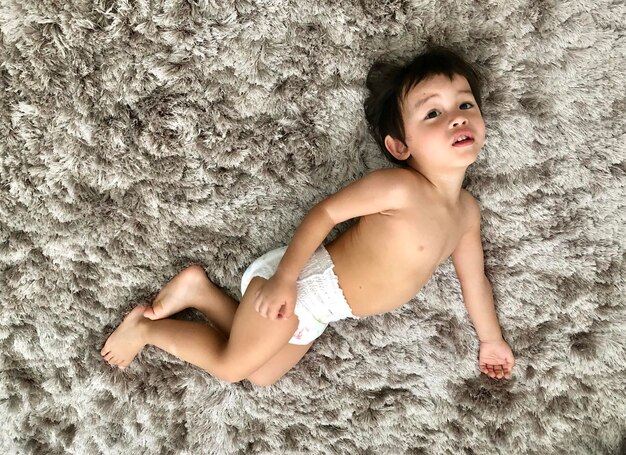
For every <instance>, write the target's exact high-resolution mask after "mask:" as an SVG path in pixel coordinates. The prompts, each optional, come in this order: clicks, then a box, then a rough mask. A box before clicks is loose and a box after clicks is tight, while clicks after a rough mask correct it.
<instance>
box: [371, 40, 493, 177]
mask: <svg viewBox="0 0 626 455" xmlns="http://www.w3.org/2000/svg"><path fill="white" fill-rule="evenodd" d="M366 84H367V88H368V89H369V92H370V93H369V96H368V98H367V99H366V101H365V116H366V118H367V121H368V123H369V129H370V133H371V134H372V136H373V137H374V139H375V140H376V142H377V143H378V145H379V147H380V148H381V150H382V152H383V154H384V155H385V157H386V158H387V159H388V160H389V161H391V162H392V163H394V164H399V165H401V166H404V167H406V166H409V165H411V163H420V162H422V163H426V164H425V165H431V164H434V165H443V166H449V165H450V164H452V165H458V166H465V167H466V166H468V165H469V164H471V163H472V162H474V160H475V159H476V156H477V154H478V151H479V150H480V148H481V147H482V145H483V144H484V139H485V125H484V122H483V119H482V114H481V98H480V92H481V81H480V77H479V76H478V74H477V73H476V71H475V70H474V69H473V68H472V67H471V65H469V64H468V63H467V62H466V61H465V60H464V59H463V58H462V57H460V56H459V55H458V54H457V53H455V52H453V51H451V50H449V49H447V48H443V47H434V48H431V49H429V50H427V51H425V52H423V53H422V54H420V55H418V56H417V57H415V58H414V59H413V60H412V61H410V62H409V63H407V64H405V65H399V64H396V63H388V62H381V61H379V62H376V63H374V65H373V66H372V68H371V69H370V71H369V73H368V75H367V82H366ZM464 90H467V91H468V92H470V93H463V91H464ZM459 92H461V93H459ZM435 93H436V94H439V95H440V96H437V97H432V98H429V99H428V100H427V101H426V102H425V103H423V104H420V105H418V101H419V100H423V99H424V98H426V95H431V94H435ZM468 103H469V104H468ZM465 130H469V131H470V132H471V133H472V135H473V136H474V144H472V145H470V146H465V147H458V146H457V147H452V141H453V137H454V135H455V134H457V133H458V132H461V131H465ZM448 147H450V148H448ZM445 152H449V153H445ZM411 157H412V158H411ZM411 160H412V161H411ZM407 161H411V163H410V162H407Z"/></svg>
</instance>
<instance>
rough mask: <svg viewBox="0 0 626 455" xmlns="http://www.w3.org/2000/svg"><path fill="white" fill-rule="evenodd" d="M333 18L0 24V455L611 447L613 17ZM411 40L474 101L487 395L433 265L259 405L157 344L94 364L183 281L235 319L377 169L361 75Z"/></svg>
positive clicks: (337, 10) (324, 9)
mask: <svg viewBox="0 0 626 455" xmlns="http://www.w3.org/2000/svg"><path fill="white" fill-rule="evenodd" d="M337 3H338V2H330V1H325V2H322V3H318V2H307V1H304V0H295V1H290V2H282V1H272V0H270V1H265V2H250V1H237V2H234V6H233V4H232V3H231V2H226V1H225V2H213V1H211V2H208V1H202V0H197V1H187V2H184V1H168V2H159V1H151V2H148V1H146V0H143V1H139V2H127V1H115V2H112V1H110V0H105V1H102V0H100V1H95V2H89V1H61V0H57V1H51V0H3V1H2V2H1V3H0V27H1V31H2V34H1V36H0V38H1V40H2V41H1V43H0V44H1V45H0V52H1V61H0V87H1V88H2V91H1V92H0V109H1V111H0V132H1V137H2V140H1V141H0V173H1V177H0V271H1V273H0V298H1V301H0V307H1V313H0V362H1V363H0V377H1V383H0V417H1V421H0V432H1V433H0V452H2V453H6V454H17V453H19V454H65V453H68V454H97V453H106V454H139V453H149V454H169V453H176V454H200V453H214V454H249V453H250V454H251V453H268V454H283V453H289V454H300V453H319V454H327V453H336V454H357V453H358V454H361V453H363V454H394V455H395V454H493V453H507V454H616V453H619V452H620V450H624V449H625V448H626V445H625V444H624V437H625V435H626V419H625V417H624V416H626V397H625V394H624V390H625V388H626V370H625V366H624V365H625V363H626V344H625V327H626V325H625V324H626V318H625V308H626V302H625V299H624V289H625V287H624V275H625V273H624V262H623V261H624V238H626V235H625V232H624V213H625V210H624V199H625V193H624V183H625V180H626V179H625V154H624V151H625V147H624V142H625V141H626V134H625V128H624V125H625V122H624V119H625V115H626V98H625V97H624V87H625V86H626V77H625V71H624V65H625V63H626V62H625V58H624V49H625V48H626V40H625V38H624V23H625V22H626V21H625V20H624V17H625V13H626V8H625V7H624V3H623V2H622V1H617V0H614V1H609V0H601V1H587V2H584V1H572V2H554V1H547V2H537V1H524V2H512V3H510V2H499V1H493V0H492V1H479V2H467V3H462V2H456V1H452V0H446V1H439V0H428V1H416V2H401V1H393V0H389V1H383V2H379V1H373V0H361V1H346V2H341V3H340V6H338V5H337ZM427 43H434V44H443V45H446V46H450V47H453V48H456V49H457V50H459V51H460V52H462V53H463V54H464V55H466V56H467V58H468V59H469V60H471V61H472V62H475V64H476V65H477V66H478V68H479V69H480V72H481V74H483V76H484V77H485V80H486V84H485V93H484V96H483V100H484V102H483V104H484V106H483V115H484V118H485V123H486V128H487V137H486V143H485V146H484V147H483V149H482V150H481V154H480V155H479V158H478V160H477V161H476V162H475V163H474V164H473V165H472V166H470V168H469V169H468V171H467V174H466V175H467V178H466V182H465V187H466V188H467V189H468V190H469V191H470V192H471V193H472V194H473V195H474V196H475V197H476V198H477V199H478V200H479V201H480V203H481V206H482V217H483V218H482V220H483V227H482V239H483V246H484V251H485V269H486V273H487V276H488V278H489V279H490V281H491V283H492V285H493V290H494V297H495V301H496V308H497V312H498V316H499V318H500V322H501V325H502V329H503V334H504V336H505V338H506V339H507V340H508V342H509V344H510V345H511V347H512V349H513V351H514V353H515V355H516V359H517V366H516V368H515V370H514V376H513V379H512V380H511V381H509V382H504V381H496V380H493V379H489V378H487V377H486V376H485V375H481V374H480V373H479V370H478V365H477V348H478V343H477V338H476V334H475V332H474V329H473V327H472V325H471V322H470V320H469V318H468V316H467V313H466V311H465V308H464V306H463V303H462V296H461V293H460V287H459V284H458V281H457V277H456V275H455V273H454V268H453V265H452V263H451V260H450V259H448V260H447V261H446V262H445V263H444V264H443V265H442V266H441V267H440V268H439V269H438V270H437V271H436V273H435V274H434V275H433V277H432V279H431V280H430V281H429V282H428V284H427V285H426V286H425V287H424V288H423V289H422V291H421V292H420V293H419V294H418V295H416V296H415V298H414V299H412V300H411V301H410V302H409V303H408V304H407V305H405V306H404V307H402V308H399V309H397V310H396V311H393V312H391V313H388V314H384V315H380V316H375V317H370V318H367V319H362V320H359V321H357V320H345V321H340V322H337V323H333V325H331V326H330V327H329V328H328V329H327V330H326V332H325V333H324V334H323V335H322V337H321V338H319V339H318V340H317V342H316V344H314V346H313V348H312V349H311V351H309V353H308V354H307V355H306V356H305V357H304V358H303V359H302V361H301V362H300V363H299V364H298V365H297V366H296V367H295V368H294V369H293V370H292V371H290V372H289V373H288V374H287V375H286V376H284V377H283V378H282V379H281V380H280V381H279V382H278V383H277V384H275V385H273V386H271V387H266V388H264V387H258V386H254V385H252V384H251V383H249V382H248V381H242V382H239V383H234V384H230V383H226V382H222V381H220V380H218V379H216V378H213V377H211V376H210V375H208V374H207V373H205V372H204V371H203V370H201V369H199V368H197V367H195V366H193V365H190V364H188V363H185V362H183V361H180V360H178V359H176V358H175V357H173V356H171V355H169V354H167V353H165V352H164V351H161V350H159V349H157V348H154V347H148V348H147V349H145V350H144V351H143V352H142V353H141V354H140V355H139V356H137V358H136V359H135V361H134V363H133V364H132V366H131V368H130V369H127V370H125V371H121V370H117V369H115V368H113V367H111V366H109V365H108V364H107V363H106V362H104V361H103V359H102V357H101V356H100V353H99V351H100V349H101V347H102V345H103V343H104V341H105V340H106V338H107V336H108V335H109V334H110V333H111V331H112V330H113V329H114V328H115V327H116V326H117V325H118V324H119V322H120V321H121V320H122V318H123V316H124V315H125V314H126V312H127V311H128V310H129V309H130V308H132V307H133V306H135V305H137V304H138V303H148V302H149V301H150V299H151V298H152V297H153V296H154V295H155V294H156V292H158V291H159V289H161V287H162V286H164V285H165V284H166V283H167V281H168V280H169V279H170V278H171V277H172V276H174V275H175V274H177V273H178V272H179V271H181V270H182V269H183V268H184V267H185V266H186V265H188V264H190V263H192V262H198V263H201V264H202V265H203V266H204V268H205V270H206V272H207V275H208V276H209V278H210V279H211V280H213V282H215V283H216V284H217V285H218V286H220V287H222V288H223V289H224V290H225V291H226V292H228V293H229V294H230V295H232V296H233V297H234V298H236V299H239V298H240V295H239V284H240V279H241V274H242V273H243V271H244V270H245V268H246V267H247V266H248V265H249V264H250V262H251V261H253V260H254V259H255V258H256V257H258V256H260V255H261V254H263V253H265V252H266V251H268V250H270V249H273V248H277V247H278V246H282V245H285V244H287V243H288V242H289V240H290V239H291V236H292V235H293V233H294V231H295V229H296V228H297V226H298V225H299V223H300V222H301V220H302V218H303V217H304V215H305V214H306V213H307V211H308V210H309V209H310V208H311V207H312V206H313V205H314V204H315V203H316V202H318V201H320V200H322V199H323V198H325V197H327V196H329V195H330V194H332V193H333V192H335V191H337V190H339V189H340V188H342V187H344V186H346V185H347V184H349V183H350V182H352V181H354V180H355V179H357V178H359V177H362V176H364V175H366V174H367V173H369V172H371V171H373V170H375V169H378V168H381V167H388V166H390V163H388V162H387V161H386V160H385V159H384V157H383V156H381V155H380V152H379V151H378V149H377V147H376V145H375V143H374V141H373V140H372V139H371V138H370V137H368V135H367V130H366V124H365V120H364V116H363V107H362V104H363V100H364V97H365V75H366V74H367V70H368V68H369V67H370V65H371V64H372V62H373V61H374V60H375V59H377V58H379V57H381V56H385V55H394V56H396V57H397V58H408V57H409V56H412V55H413V54H414V53H416V52H418V51H420V50H421V49H422V48H423V47H424V46H425V45H426V44H427ZM350 223H351V222H347V223H344V224H342V225H339V226H337V227H336V228H335V229H334V230H333V231H332V232H331V234H330V235H329V237H328V239H327V241H326V242H328V241H330V240H332V239H333V238H334V237H335V236H336V235H337V234H339V233H341V232H343V231H345V229H347V227H349V225H350ZM177 317H179V318H186V319H192V320H204V319H203V317H202V316H201V315H200V314H199V313H197V312H195V310H186V311H185V312H183V313H179V315H177ZM620 448H621V449H620Z"/></svg>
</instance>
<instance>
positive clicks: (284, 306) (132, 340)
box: [101, 48, 515, 385]
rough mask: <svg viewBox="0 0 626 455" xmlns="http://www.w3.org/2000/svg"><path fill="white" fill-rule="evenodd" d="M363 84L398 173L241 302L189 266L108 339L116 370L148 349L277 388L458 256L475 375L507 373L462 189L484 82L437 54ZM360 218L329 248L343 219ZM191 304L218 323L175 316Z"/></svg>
mask: <svg viewBox="0 0 626 455" xmlns="http://www.w3.org/2000/svg"><path fill="white" fill-rule="evenodd" d="M367 87H368V88H369V90H370V96H369V98H368V99H367V100H366V103H365V111H366V117H367V120H368V122H369V124H370V131H371V133H372V135H373V136H374V138H375V139H376V141H377V143H378V144H379V146H380V147H381V149H382V152H383V153H384V154H385V156H386V157H387V158H388V159H389V160H390V161H392V162H393V163H395V164H400V165H401V166H402V167H401V168H391V169H380V170H377V171H374V172H372V173H370V174H369V175H367V176H366V177H364V178H363V179H361V180H358V181H356V182H353V183H352V184H350V185H348V186H347V187H345V188H344V189H342V190H341V191H339V192H337V193H335V194H333V195H331V196H330V197H328V198H327V199H325V200H323V201H321V202H320V203H318V204H317V205H316V206H315V207H313V208H312V209H311V211H310V212H309V213H308V214H307V215H306V217H305V218H304V220H303V221H302V224H301V225H300V226H299V227H298V229H297V230H296V232H295V233H294V236H293V238H292V240H291V242H290V244H289V245H288V247H282V248H278V249H276V250H273V251H270V252H268V253H266V254H265V255H263V256H261V257H260V258H258V259H257V260H256V261H254V262H253V263H252V264H251V265H250V266H249V267H248V269H247V270H246V271H245V272H244V275H243V278H242V284H241V293H242V296H243V297H242V300H241V303H239V304H238V303H237V302H236V301H235V300H233V299H232V298H230V297H229V296H228V295H226V294H225V293H224V292H222V291H221V290H220V289H219V288H217V287H216V286H215V285H214V284H213V283H211V282H210V281H209V280H208V279H207V277H206V275H205V274H204V270H203V269H202V268H201V267H200V266H197V265H194V266H191V267H188V268H187V269H185V270H183V271H182V272H181V273H179V274H178V275H177V276H176V277H174V279H172V281H170V282H169V283H168V284H167V286H165V287H164V288H163V289H162V290H161V291H160V293H159V294H158V295H157V297H156V299H155V301H154V303H153V305H152V307H144V306H141V305H139V306H137V307H136V308H135V309H133V310H132V311H131V312H130V313H129V314H128V315H127V316H126V318H125V319H124V321H123V322H122V323H121V324H120V326H119V327H118V328H117V329H116V330H115V332H113V334H112V335H111V336H110V337H109V338H108V340H107V342H106V343H105V346H104V347H103V349H102V350H101V355H102V356H104V358H105V359H106V360H107V361H108V362H109V363H110V364H112V365H117V366H119V367H120V368H125V367H127V366H128V365H129V364H130V363H131V362H132V360H133V358H134V357H135V355H136V354H137V353H138V352H139V351H140V350H141V349H143V347H144V346H145V345H146V344H152V345H154V346H158V347H160V348H161V349H164V350H166V351H167V352H169V353H171V354H173V355H175V356H177V357H179V358H181V359H183V360H185V361H188V362H190V363H193V364H194V365H197V366H199V367H201V368H203V369H205V370H206V371H208V372H209V373H211V374H212V375H214V376H216V377H218V378H220V379H222V380H225V381H229V382H237V381H240V380H242V379H248V380H250V381H251V382H252V383H254V384H257V385H270V384H273V383H274V382H276V381H277V380H278V379H279V378H280V377H282V376H283V375H284V374H285V373H286V372H287V371H289V370H290V369H291V368H292V367H293V366H294V365H295V364H296V363H297V362H298V361H299V360H300V359H301V358H302V356H304V354H305V353H306V352H307V351H308V350H309V349H310V347H311V345H312V344H313V341H314V340H315V339H316V338H317V337H319V336H320V335H321V333H322V332H323V331H324V329H325V328H326V326H327V325H328V323H330V322H333V321H336V320H340V319H344V318H346V317H353V318H359V317H365V316H370V315H375V314H380V313H384V312H388V311H392V310H394V309H395V308H398V307H399V306H401V305H403V304H404V303H406V302H407V301H409V300H410V299H412V298H413V297H414V296H415V295H416V294H417V293H418V292H419V290H420V289H421V288H422V286H424V284H425V283H426V282H427V281H428V280H429V279H430V277H431V275H432V274H433V272H434V271H435V270H436V268H437V267H438V266H439V265H440V264H441V263H442V262H443V261H444V260H446V259H447V258H448V257H449V256H450V255H452V261H453V263H454V266H455V269H456V272H457V275H458V277H459V280H460V282H461V288H462V292H463V299H464V303H465V305H466V307H467V310H468V313H469V315H470V318H471V320H472V323H473V325H474V327H475V329H476V332H477V334H478V337H479V339H480V352H479V368H480V371H482V372H483V373H485V374H487V375H488V376H490V377H492V378H498V379H499V378H502V377H505V378H506V379H509V378H510V377H511V370H512V368H513V366H514V364H515V360H514V357H513V353H512V352H511V349H510V348H509V346H508V344H507V343H506V341H504V339H503V338H502V333H501V331H500V326H499V323H498V319H497V317H496V312H495V309H494V305H493V297H492V292H491V286H490V284H489V281H488V280H487V277H486V276H485V274H484V269H483V251H482V246H481V240H480V207H479V205H478V203H477V202H476V200H475V199H474V198H473V197H472V196H471V195H470V194H469V193H468V192H467V191H466V190H464V189H462V188H461V185H462V183H463V178H464V176H465V170H466V169H467V167H468V166H469V165H470V164H472V163H473V162H474V161H475V160H476V158H477V156H478V153H479V150H480V148H481V147H482V145H483V143H484V139H485V125H484V122H483V118H482V115H481V112H480V104H481V101H480V84H479V79H478V77H477V75H476V73H475V72H474V71H473V69H472V68H471V67H470V66H469V65H468V64H467V63H466V62H465V61H464V60H463V59H462V58H461V57H460V56H458V55H457V54H455V53H453V52H452V51H449V50H446V49H444V48H434V49H431V50H429V51H426V52H425V53H423V54H421V55H419V56H417V57H416V58H415V59H414V60H413V61H412V62H410V63H409V64H408V65H405V66H396V65H390V64H382V63H381V64H375V65H374V66H373V67H372V69H371V70H370V73H369V74H368V78H367ZM357 217H360V219H359V220H358V222H357V223H355V224H354V225H353V226H351V227H350V228H349V229H348V230H347V231H346V232H344V233H343V234H341V235H340V236H338V237H337V238H336V239H335V240H333V241H332V242H330V243H329V244H328V245H326V246H324V245H322V244H321V243H322V242H323V241H324V239H325V238H326V236H327V235H328V233H329V232H330V231H331V230H332V228H333V227H334V226H335V225H337V224H339V223H342V222H344V221H346V220H349V219H352V218H357ZM188 307H194V308H197V309H198V310H200V311H202V312H203V313H204V314H205V316H206V317H207V319H209V320H210V321H212V322H213V323H214V324H215V325H216V328H217V330H216V329H214V328H212V327H210V326H208V325H206V324H203V323H199V322H195V321H182V320H174V319H167V316H169V315H171V314H174V313H177V312H179V311H181V310H183V309H184V308H188Z"/></svg>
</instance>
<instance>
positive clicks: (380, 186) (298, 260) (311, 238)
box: [276, 168, 411, 281]
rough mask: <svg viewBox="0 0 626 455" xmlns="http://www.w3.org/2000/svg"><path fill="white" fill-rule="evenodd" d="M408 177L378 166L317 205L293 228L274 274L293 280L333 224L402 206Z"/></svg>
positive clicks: (402, 173)
mask: <svg viewBox="0 0 626 455" xmlns="http://www.w3.org/2000/svg"><path fill="white" fill-rule="evenodd" d="M408 178H411V176H410V174H407V173H406V171H405V170H403V169H395V168H391V169H379V170H376V171H374V172H372V173H370V174H368V175H367V176H365V177H363V178H362V179H360V180H357V181H355V182H352V183H351V184H350V185H348V186H346V187H345V188H343V189H342V190H340V191H338V192H336V193H335V194H333V195H331V196H330V197H328V198H327V199H325V200H323V201H322V202H320V203H319V204H317V205H316V206H315V207H313V208H312V209H311V211H310V212H309V213H308V214H307V216H306V217H305V218H304V220H303V221H302V223H301V224H300V226H299V227H298V229H296V232H295V233H294V235H293V238H292V239H291V242H290V243H289V246H288V247H287V251H285V254H284V256H283V257H282V259H281V261H280V263H279V264H278V268H277V270H276V275H279V276H281V277H285V278H287V279H289V280H293V281H295V280H296V279H297V278H298V275H299V274H300V272H301V271H302V269H303V268H304V265H305V264H306V262H307V261H308V260H309V258H310V257H311V256H312V255H313V253H314V252H315V250H316V249H317V248H318V247H319V246H320V244H321V243H322V242H323V241H324V239H325V238H326V236H327V235H328V233H329V232H330V231H331V230H332V228H333V227H334V226H335V225H337V224H339V223H342V222H344V221H346V220H349V219H352V218H356V217H359V216H363V215H369V214H372V213H378V212H381V211H384V210H391V209H395V208H399V207H401V206H402V204H404V203H405V200H406V198H407V196H408V191H406V188H408V187H407V185H406V182H407V179H408Z"/></svg>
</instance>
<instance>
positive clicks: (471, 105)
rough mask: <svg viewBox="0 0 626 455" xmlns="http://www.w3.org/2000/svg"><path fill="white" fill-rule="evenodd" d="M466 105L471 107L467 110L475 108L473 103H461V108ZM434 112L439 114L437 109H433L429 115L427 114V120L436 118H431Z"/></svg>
mask: <svg viewBox="0 0 626 455" xmlns="http://www.w3.org/2000/svg"><path fill="white" fill-rule="evenodd" d="M464 104H469V105H470V107H468V108H467V109H471V108H472V107H474V105H473V104H472V103H461V106H463V105H464ZM433 112H437V109H433V110H432V111H430V112H429V113H428V114H426V120H428V119H434V118H435V117H430V114H432V113H433Z"/></svg>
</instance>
